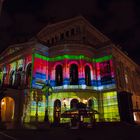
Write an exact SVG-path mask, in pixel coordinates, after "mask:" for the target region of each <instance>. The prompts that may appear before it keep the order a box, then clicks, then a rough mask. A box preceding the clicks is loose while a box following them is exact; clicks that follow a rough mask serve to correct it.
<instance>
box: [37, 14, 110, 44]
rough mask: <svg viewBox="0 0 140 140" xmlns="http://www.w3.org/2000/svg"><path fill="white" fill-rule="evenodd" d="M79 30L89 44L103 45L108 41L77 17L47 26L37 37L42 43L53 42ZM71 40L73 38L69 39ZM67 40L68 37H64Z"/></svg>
mask: <svg viewBox="0 0 140 140" xmlns="http://www.w3.org/2000/svg"><path fill="white" fill-rule="evenodd" d="M78 28H79V30H80V35H79V36H81V38H80V37H79V36H78V35H77V36H78V37H79V38H77V39H79V40H80V39H82V38H84V37H85V38H86V39H87V40H88V41H89V42H91V44H93V45H96V44H98V45H99V44H103V43H105V42H108V41H110V39H109V38H108V37H106V36H105V35H103V34H102V33H101V32H100V31H99V30H98V29H96V28H95V27H94V26H92V25H91V24H90V23H89V22H88V21H87V20H86V19H85V18H84V17H82V16H78V17H75V18H71V19H68V20H64V21H61V22H57V23H54V24H48V25H47V26H46V27H45V28H43V29H42V30H41V31H40V32H39V33H38V34H37V37H38V38H39V40H41V41H42V42H46V43H47V42H48V41H50V42H51V41H54V40H55V37H57V39H58V38H60V36H62V35H64V36H68V35H67V32H71V30H72V29H75V30H78ZM61 34H62V35H61ZM71 38H72V39H73V37H71ZM66 39H67V40H69V39H68V37H66Z"/></svg>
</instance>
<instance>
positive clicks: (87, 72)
mask: <svg viewBox="0 0 140 140" xmlns="http://www.w3.org/2000/svg"><path fill="white" fill-rule="evenodd" d="M85 83H86V85H87V86H91V71H90V67H89V66H85Z"/></svg>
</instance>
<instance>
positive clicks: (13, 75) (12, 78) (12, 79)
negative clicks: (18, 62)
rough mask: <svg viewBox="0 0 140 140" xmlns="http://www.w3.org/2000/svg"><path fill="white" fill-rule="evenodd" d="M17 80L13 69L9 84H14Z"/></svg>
mask: <svg viewBox="0 0 140 140" xmlns="http://www.w3.org/2000/svg"><path fill="white" fill-rule="evenodd" d="M14 81H15V71H13V70H12V71H11V73H10V78H9V86H13V85H14Z"/></svg>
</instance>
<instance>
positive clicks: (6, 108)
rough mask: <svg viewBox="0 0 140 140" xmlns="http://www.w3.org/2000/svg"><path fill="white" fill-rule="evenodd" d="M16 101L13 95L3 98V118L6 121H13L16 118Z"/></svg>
mask: <svg viewBox="0 0 140 140" xmlns="http://www.w3.org/2000/svg"><path fill="white" fill-rule="evenodd" d="M14 109H15V101H14V99H12V98H11V97H4V98H3V99H2V100H1V119H2V121H4V122H11V121H13V119H14Z"/></svg>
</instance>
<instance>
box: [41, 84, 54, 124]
mask: <svg viewBox="0 0 140 140" xmlns="http://www.w3.org/2000/svg"><path fill="white" fill-rule="evenodd" d="M52 91H53V89H52V86H51V85H50V84H49V83H47V84H44V85H43V87H42V92H43V93H44V94H45V96H46V108H45V118H44V121H45V122H47V121H49V118H48V107H49V96H50V95H51V94H52Z"/></svg>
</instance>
